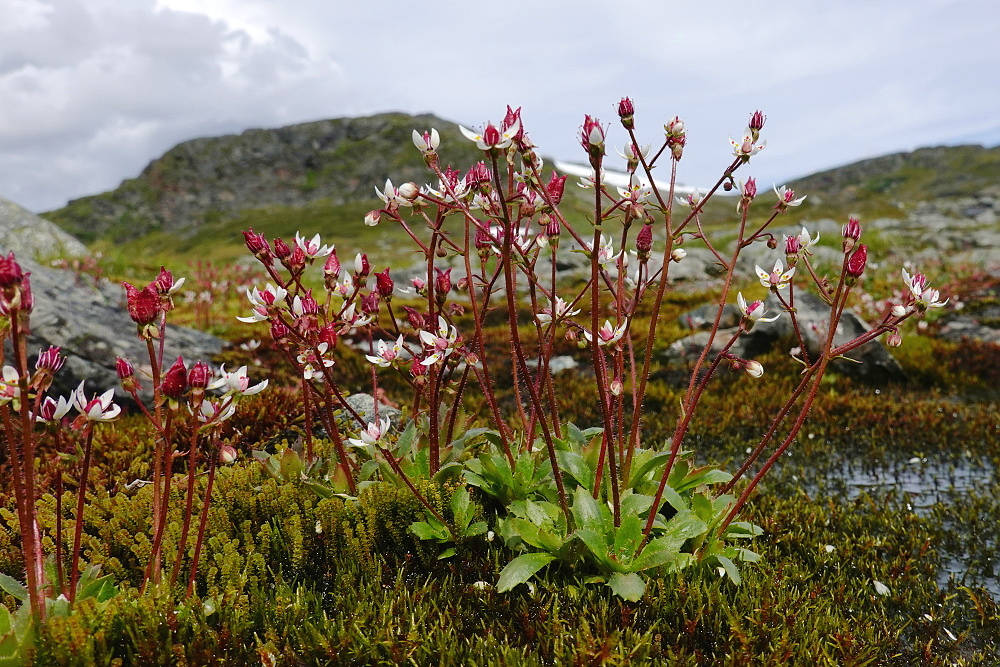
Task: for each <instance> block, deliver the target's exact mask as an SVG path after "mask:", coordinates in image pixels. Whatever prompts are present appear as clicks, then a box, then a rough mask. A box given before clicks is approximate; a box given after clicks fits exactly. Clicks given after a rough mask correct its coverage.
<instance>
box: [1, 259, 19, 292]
mask: <svg viewBox="0 0 1000 667" xmlns="http://www.w3.org/2000/svg"><path fill="white" fill-rule="evenodd" d="M23 278H24V272H23V271H21V265H20V264H18V263H17V260H16V259H14V253H13V252H11V253H10V254H9V255H7V256H6V257H4V256H3V255H0V289H6V288H7V287H10V286H12V285H18V284H20V282H21V280H22V279H23Z"/></svg>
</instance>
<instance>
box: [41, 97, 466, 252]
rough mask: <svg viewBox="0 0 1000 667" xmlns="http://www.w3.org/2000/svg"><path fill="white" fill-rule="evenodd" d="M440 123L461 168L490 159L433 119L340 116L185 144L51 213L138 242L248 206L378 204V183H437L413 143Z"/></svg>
mask: <svg viewBox="0 0 1000 667" xmlns="http://www.w3.org/2000/svg"><path fill="white" fill-rule="evenodd" d="M432 127H434V128H436V129H437V130H438V131H439V132H440V135H441V141H442V144H443V145H444V146H446V147H447V151H446V152H447V160H448V161H449V162H451V163H453V164H455V166H456V167H461V168H463V169H465V168H466V167H467V166H468V165H470V164H474V163H475V162H476V161H478V160H482V159H483V153H482V151H480V150H479V149H477V148H476V147H475V144H473V143H472V142H470V141H468V140H467V139H465V138H464V137H462V135H461V134H460V133H459V131H458V126H457V125H455V124H454V123H452V122H448V121H444V120H442V119H440V118H437V117H435V116H431V115H428V114H425V115H420V116H410V115H407V114H401V113H386V114H379V115H376V116H369V117H363V118H335V119H329V120H321V121H315V122H311V123H300V124H297V125H290V126H287V127H281V128H276V129H252V130H247V131H245V132H242V133H241V134H234V135H227V136H220V137H206V138H200V139H192V140H190V141H185V142H183V143H181V144H178V145H177V146H174V147H173V148H171V149H170V150H169V151H167V152H166V153H165V154H164V155H163V156H161V157H159V158H157V159H156V160H153V161H152V162H150V164H149V165H148V166H147V167H146V168H145V169H144V170H143V171H142V173H141V174H140V175H139V176H137V177H136V178H133V179H129V180H126V181H124V182H123V183H122V184H121V185H120V186H119V187H118V188H116V189H115V190H113V191H111V192H106V193H103V194H99V195H94V196H90V197H83V198H81V199H76V200H73V201H71V202H70V203H69V204H68V205H67V206H66V207H65V208H62V209H60V210H58V211H52V212H50V213H49V214H48V215H49V216H50V217H51V219H52V220H53V221H55V222H57V223H58V224H60V225H61V226H62V227H63V228H64V229H67V230H69V231H70V232H72V233H74V234H77V235H78V236H79V237H80V238H82V239H84V240H85V241H90V240H92V239H96V238H100V237H107V236H110V235H113V236H114V238H115V239H116V240H131V239H133V238H138V237H141V236H143V235H144V234H146V233H148V232H151V231H154V230H161V231H164V232H169V233H173V234H180V235H184V234H188V233H194V232H195V231H196V230H197V228H198V227H199V226H200V225H201V224H202V223H204V222H205V221H206V220H215V219H220V218H222V219H224V218H227V217H231V216H233V215H235V214H238V213H239V212H241V211H245V210H249V209H260V208H266V207H301V206H306V205H308V204H310V203H312V202H317V201H320V200H323V201H327V202H329V203H330V204H334V205H339V204H344V203H347V202H359V201H372V202H373V203H377V202H378V200H377V199H376V197H375V190H374V187H375V186H378V187H379V188H380V189H381V188H382V186H383V184H384V183H385V180H386V178H391V179H392V181H393V183H395V184H397V185H399V184H401V183H405V182H407V181H414V182H416V183H418V184H423V183H426V182H428V181H429V180H432V176H433V174H431V172H429V171H428V169H427V166H426V165H425V164H424V162H423V158H422V157H421V155H420V152H419V151H417V149H416V148H414V146H413V140H412V137H411V133H412V132H413V130H414V129H419V130H420V131H424V130H429V129H430V128H432ZM442 150H443V151H444V149H442ZM443 159H444V158H443ZM441 166H442V167H444V166H446V164H442V165H441ZM360 223H361V220H360V219H358V224H360Z"/></svg>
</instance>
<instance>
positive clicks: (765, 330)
mask: <svg viewBox="0 0 1000 667" xmlns="http://www.w3.org/2000/svg"><path fill="white" fill-rule="evenodd" d="M765 304H766V307H767V310H768V311H770V312H772V313H777V312H782V309H781V305H780V304H779V302H778V300H777V299H776V298H775V297H774V296H773V295H769V296H768V298H767V300H766V301H765ZM715 309H716V307H715V306H711V305H709V306H702V307H701V308H698V309H695V310H693V311H691V312H690V313H688V314H687V315H685V316H682V317H681V325H682V326H688V327H691V328H695V329H701V331H698V332H697V333H694V334H692V335H690V336H687V337H685V338H682V339H681V340H678V341H675V342H674V343H673V344H672V345H671V346H670V347H669V348H668V349H667V352H666V355H667V358H668V359H672V360H675V361H684V360H690V361H694V360H695V359H697V358H698V355H699V354H700V353H701V350H702V349H704V347H705V345H706V344H707V343H708V331H707V329H709V328H710V327H711V325H712V322H714V320H715V312H716V310H715ZM795 310H796V313H795V314H796V319H797V320H798V322H799V329H800V331H801V332H802V338H803V342H804V343H805V346H806V349H807V350H808V352H809V354H810V355H812V356H813V358H815V356H816V355H818V354H819V347H820V336H825V335H826V334H825V331H826V326H827V322H828V321H829V316H830V308H829V307H828V306H827V305H826V304H825V303H824V302H823V301H822V300H821V299H820V298H819V297H816V296H814V295H812V294H809V293H805V294H798V295H797V296H796V299H795ZM738 318H739V313H738V311H737V309H736V308H734V307H733V306H731V305H727V306H726V308H725V309H724V311H723V319H722V321H721V322H720V324H721V325H729V327H728V328H724V329H720V331H719V333H718V334H717V335H716V337H715V340H714V342H713V349H714V350H715V351H720V350H721V349H722V346H723V345H724V344H725V342H726V341H728V340H729V338H730V337H731V336H732V334H733V333H734V332H735V326H736V325H738V323H739V319H738ZM871 328H872V327H871V325H869V324H868V323H866V322H865V321H864V320H862V319H861V318H860V317H858V316H857V315H856V314H855V313H853V312H851V311H845V312H844V315H843V317H842V318H841V320H840V326H839V327H838V328H837V332H836V334H835V336H834V344H835V345H841V344H843V343H846V342H848V341H850V340H852V339H854V338H856V337H857V336H859V335H861V334H863V333H865V332H867V331H870V330H871ZM782 341H785V342H787V343H788V347H789V348H791V347H795V346H797V345H798V343H797V341H795V339H794V332H793V328H792V321H791V319H790V317H789V316H788V315H787V314H784V313H783V314H782V315H781V317H779V318H778V319H777V320H775V321H774V322H758V323H757V324H756V325H755V326H754V327H753V329H752V330H751V331H750V332H749V333H747V334H746V335H744V336H742V337H741V338H740V339H739V340H738V341H737V342H736V344H735V345H734V346H733V347H732V348H730V351H731V352H732V353H733V354H734V355H736V356H738V357H741V358H743V359H754V358H756V357H759V356H760V355H762V354H764V353H766V352H768V351H769V350H770V349H771V348H772V347H773V346H774V345H776V344H778V343H779V342H782ZM844 356H845V357H847V359H836V360H834V361H833V362H832V364H831V368H832V369H833V370H835V371H836V372H838V373H841V374H843V375H847V376H849V377H853V378H857V379H859V380H862V381H865V382H870V383H874V384H884V383H886V382H899V381H903V380H905V379H906V374H905V373H904V371H903V368H902V367H901V366H900V365H899V362H898V361H897V360H896V358H895V357H893V356H892V355H891V354H890V353H889V351H888V350H887V349H886V348H885V346H884V345H882V343H880V342H879V341H877V340H874V341H869V342H868V343H865V344H864V345H862V346H860V347H858V348H856V349H854V350H852V351H850V352H849V353H847V354H846V355H844Z"/></svg>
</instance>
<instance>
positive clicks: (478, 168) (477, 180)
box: [465, 162, 493, 189]
mask: <svg viewBox="0 0 1000 667" xmlns="http://www.w3.org/2000/svg"><path fill="white" fill-rule="evenodd" d="M492 180H493V174H492V173H491V172H490V170H489V168H488V167H487V166H486V163H485V162H477V163H476V164H475V165H473V167H472V168H471V169H469V171H468V173H467V174H466V175H465V185H466V186H468V187H469V188H470V189H473V188H479V187H481V186H483V185H489V183H490V181H492Z"/></svg>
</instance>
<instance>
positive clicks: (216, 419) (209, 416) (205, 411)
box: [188, 396, 236, 425]
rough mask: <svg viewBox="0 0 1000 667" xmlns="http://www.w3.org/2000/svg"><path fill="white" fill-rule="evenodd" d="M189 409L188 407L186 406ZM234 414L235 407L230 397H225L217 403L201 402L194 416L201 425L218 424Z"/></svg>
mask: <svg viewBox="0 0 1000 667" xmlns="http://www.w3.org/2000/svg"><path fill="white" fill-rule="evenodd" d="M188 409H190V406H188ZM235 413H236V405H235V404H234V403H233V398H232V396H226V397H224V398H222V399H221V400H219V401H213V400H208V399H206V400H203V401H202V402H201V405H199V406H198V410H197V411H196V412H194V415H195V416H196V417H197V418H198V421H200V422H201V423H202V424H213V425H214V424H219V423H221V422H224V421H226V420H227V419H229V418H230V417H232V416H233V415H234V414H235Z"/></svg>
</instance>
